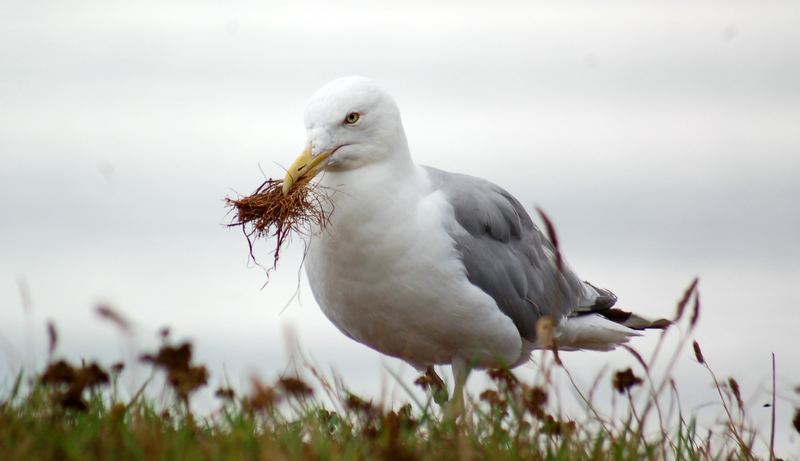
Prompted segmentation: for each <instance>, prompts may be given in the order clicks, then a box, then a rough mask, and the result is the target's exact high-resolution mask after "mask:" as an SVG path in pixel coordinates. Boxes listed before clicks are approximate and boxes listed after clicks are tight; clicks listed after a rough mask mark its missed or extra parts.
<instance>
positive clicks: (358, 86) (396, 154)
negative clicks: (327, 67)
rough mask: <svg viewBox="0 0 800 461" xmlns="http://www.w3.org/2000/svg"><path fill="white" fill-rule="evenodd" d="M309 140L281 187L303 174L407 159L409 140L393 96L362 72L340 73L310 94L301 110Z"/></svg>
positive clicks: (286, 188) (314, 173) (289, 184)
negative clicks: (303, 111)
mask: <svg viewBox="0 0 800 461" xmlns="http://www.w3.org/2000/svg"><path fill="white" fill-rule="evenodd" d="M305 124H306V131H307V133H308V144H307V145H306V149H305V150H304V151H303V153H302V154H300V156H299V157H298V158H297V159H296V160H295V162H294V163H293V164H292V166H290V167H289V169H288V171H287V172H286V178H285V179H284V183H283V192H284V194H286V193H287V192H288V191H289V189H291V187H292V184H294V183H295V182H297V180H299V179H300V178H301V177H304V176H312V177H313V176H315V175H317V174H318V173H319V172H320V171H323V170H328V171H346V170H353V169H356V168H361V167H363V166H366V165H370V164H374V163H378V162H387V161H394V160H400V161H407V160H408V158H409V154H408V143H407V142H406V135H405V132H404V131H403V124H402V121H401V120H400V111H399V109H398V108H397V104H396V103H395V102H394V99H392V97H391V96H390V95H389V93H387V92H386V90H384V89H383V88H381V87H379V86H378V85H377V84H375V82H373V81H372V80H370V79H368V78H365V77H343V78H339V79H337V80H334V81H332V82H330V83H328V84H326V85H325V86H323V87H322V88H320V89H319V90H317V92H316V93H314V95H313V96H311V99H310V100H309V101H308V105H307V106H306V111H305Z"/></svg>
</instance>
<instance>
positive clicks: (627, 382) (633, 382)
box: [612, 368, 642, 394]
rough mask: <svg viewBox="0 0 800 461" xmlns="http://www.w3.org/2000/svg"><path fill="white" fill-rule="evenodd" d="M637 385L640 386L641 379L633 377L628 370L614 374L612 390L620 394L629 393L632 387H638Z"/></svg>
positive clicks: (631, 372)
mask: <svg viewBox="0 0 800 461" xmlns="http://www.w3.org/2000/svg"><path fill="white" fill-rule="evenodd" d="M639 384H642V379H641V378H639V377H638V376H636V375H634V374H633V370H631V369H630V368H628V369H625V370H622V371H618V372H616V373H615V374H614V380H613V381H612V385H613V386H614V389H616V390H617V392H619V393H620V394H624V393H626V392H629V391H630V390H631V388H632V387H633V386H638V385H639Z"/></svg>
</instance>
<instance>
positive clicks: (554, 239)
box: [536, 207, 564, 272]
mask: <svg viewBox="0 0 800 461" xmlns="http://www.w3.org/2000/svg"><path fill="white" fill-rule="evenodd" d="M536 212H537V213H539V216H540V217H541V218H542V221H543V222H544V226H545V229H546V230H547V238H548V239H550V243H552V244H553V250H554V253H555V254H556V268H558V271H559V272H562V271H563V269H564V267H563V266H564V263H563V261H562V259H561V250H560V249H559V247H558V235H557V234H556V228H555V226H553V222H552V221H550V218H549V217H548V216H547V214H546V213H545V212H544V210H542V209H541V208H539V207H536Z"/></svg>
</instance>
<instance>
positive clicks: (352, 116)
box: [344, 112, 361, 125]
mask: <svg viewBox="0 0 800 461" xmlns="http://www.w3.org/2000/svg"><path fill="white" fill-rule="evenodd" d="M359 120H361V114H359V113H358V112H350V113H349V114H347V117H345V118H344V123H345V125H355V124H356V123H358V121H359Z"/></svg>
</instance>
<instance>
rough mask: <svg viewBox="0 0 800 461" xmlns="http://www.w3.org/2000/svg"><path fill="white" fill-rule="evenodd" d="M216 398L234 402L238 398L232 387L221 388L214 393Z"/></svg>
mask: <svg viewBox="0 0 800 461" xmlns="http://www.w3.org/2000/svg"><path fill="white" fill-rule="evenodd" d="M214 397H218V398H220V399H223V400H233V399H234V398H236V393H235V392H234V391H233V389H231V388H230V387H220V388H217V390H216V391H215V392H214Z"/></svg>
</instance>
